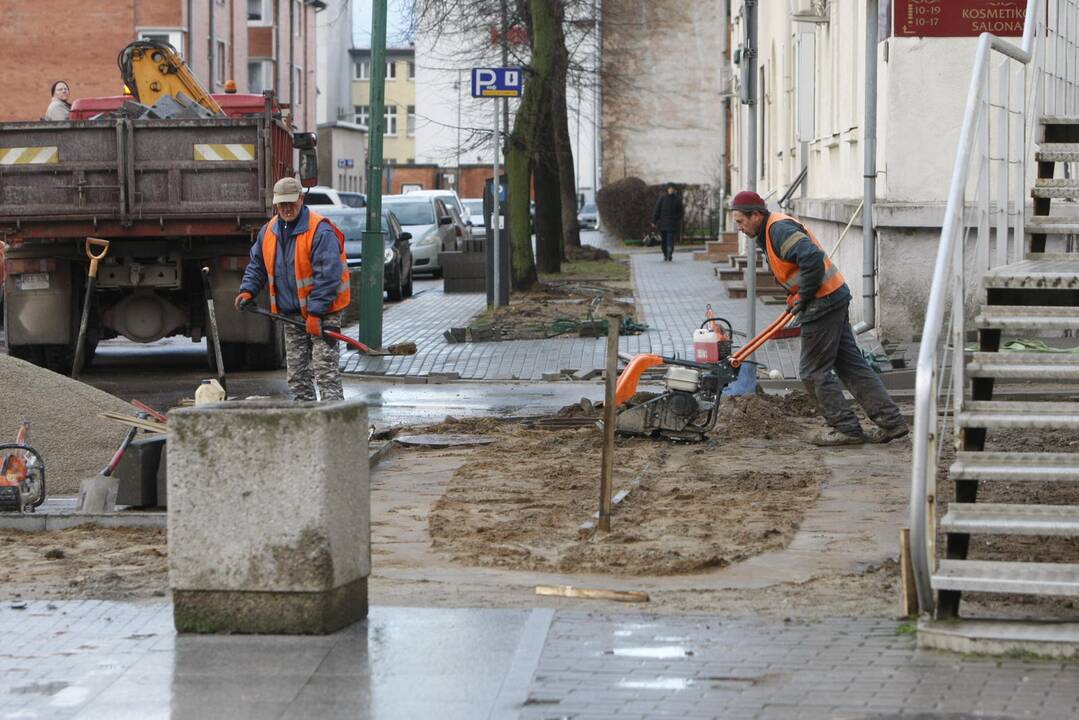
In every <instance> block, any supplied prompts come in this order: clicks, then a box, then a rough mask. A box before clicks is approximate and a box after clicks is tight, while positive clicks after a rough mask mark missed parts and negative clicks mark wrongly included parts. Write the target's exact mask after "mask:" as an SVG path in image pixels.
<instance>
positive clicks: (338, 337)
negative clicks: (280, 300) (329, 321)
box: [240, 302, 372, 355]
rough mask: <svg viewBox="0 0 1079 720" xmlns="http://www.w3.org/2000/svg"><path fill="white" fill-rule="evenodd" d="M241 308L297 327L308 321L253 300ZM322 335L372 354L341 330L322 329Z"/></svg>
mask: <svg viewBox="0 0 1079 720" xmlns="http://www.w3.org/2000/svg"><path fill="white" fill-rule="evenodd" d="M240 309H241V310H244V311H246V312H253V313H255V314H257V315H265V316H266V317H268V318H272V319H274V320H280V321H281V322H286V323H288V324H289V325H295V326H296V327H302V328H306V327H307V323H305V322H303V321H302V320H296V319H294V318H290V317H285V316H284V315H279V314H277V313H272V312H270V311H269V310H263V309H262V308H260V307H259V306H258V305H256V304H255V303H253V302H246V303H242V304H241V305H240ZM322 337H324V338H328V339H330V340H340V341H341V342H343V343H345V344H346V345H350V346H352V347H354V348H356V349H357V350H359V351H360V352H362V353H363V354H364V355H370V354H372V350H371V348H369V347H367V346H366V345H364V344H363V343H362V342H360V341H359V340H357V339H355V338H350V337H349V336H348V335H345V334H343V333H339V332H337V331H335V330H323V331H322Z"/></svg>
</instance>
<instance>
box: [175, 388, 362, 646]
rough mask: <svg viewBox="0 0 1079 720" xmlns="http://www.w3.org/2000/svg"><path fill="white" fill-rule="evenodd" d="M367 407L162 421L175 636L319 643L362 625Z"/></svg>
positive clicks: (267, 409)
mask: <svg viewBox="0 0 1079 720" xmlns="http://www.w3.org/2000/svg"><path fill="white" fill-rule="evenodd" d="M367 432H368V426H367V407H366V406H365V405H364V404H362V403H360V402H357V401H343V402H333V403H325V404H319V403H288V402H271V401H261V402H260V401H254V402H234V403H215V404H212V405H203V406H200V407H196V408H184V409H180V410H175V411H173V412H171V413H169V452H168V503H169V505H168V528H169V530H168V532H169V585H170V587H171V588H172V595H173V603H174V608H173V613H174V621H175V624H176V629H177V630H178V631H179V632H196V633H200V632H202V633H205V632H209V633H215V632H220V633H229V632H236V633H272V634H321V633H329V632H333V631H335V630H337V629H339V628H342V627H344V626H346V625H349V624H351V623H353V622H356V621H357V620H361V619H363V618H364V617H366V615H367V576H368V575H369V574H370V570H371V533H370V517H371V505H370V485H369V478H368V461H367Z"/></svg>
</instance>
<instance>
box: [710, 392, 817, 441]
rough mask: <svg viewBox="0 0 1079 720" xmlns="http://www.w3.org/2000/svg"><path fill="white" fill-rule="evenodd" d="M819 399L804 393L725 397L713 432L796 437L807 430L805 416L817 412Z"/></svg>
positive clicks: (729, 435) (726, 435)
mask: <svg viewBox="0 0 1079 720" xmlns="http://www.w3.org/2000/svg"><path fill="white" fill-rule="evenodd" d="M816 408H817V404H816V400H814V399H813V398H811V397H810V396H809V395H807V394H806V393H804V392H794V393H791V394H789V395H768V394H765V393H758V394H756V395H744V396H741V397H733V398H724V399H723V401H722V402H721V403H720V405H719V421H718V422H717V423H716V429H715V431H713V433H712V434H713V435H715V436H716V437H720V438H724V439H728V440H730V439H737V438H760V439H764V440H774V439H780V438H793V437H798V436H800V435H802V434H803V433H804V432H805V429H806V425H805V423H804V422H803V421H802V419H803V418H807V417H813V416H814V415H816Z"/></svg>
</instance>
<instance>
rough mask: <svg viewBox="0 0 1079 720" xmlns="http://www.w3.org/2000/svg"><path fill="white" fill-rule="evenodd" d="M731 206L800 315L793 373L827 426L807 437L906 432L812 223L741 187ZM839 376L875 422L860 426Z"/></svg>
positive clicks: (857, 439) (881, 436)
mask: <svg viewBox="0 0 1079 720" xmlns="http://www.w3.org/2000/svg"><path fill="white" fill-rule="evenodd" d="M731 210H732V216H733V217H734V223H735V225H737V226H738V229H739V230H741V231H742V232H743V233H745V234H746V236H747V237H750V238H755V239H756V242H757V245H758V247H759V248H760V250H761V252H764V253H767V255H768V266H769V267H770V268H771V270H772V274H773V275H774V276H775V278H776V280H777V281H778V282H779V284H780V285H782V286H783V287H784V288H786V290H787V305H788V309H789V310H790V312H791V313H792V314H794V315H795V316H797V317H798V319H799V320H800V321H801V325H802V354H801V359H800V362H799V368H798V374H799V375H800V376H801V378H802V382H803V383H804V384H805V386H806V389H807V390H808V391H809V392H810V393H811V394H812V395H814V396H815V397H816V398H817V401H818V403H819V404H820V408H821V411H822V412H823V413H824V419H825V420H826V421H827V422H828V424H829V425H830V426H831V429H829V430H827V431H823V432H820V433H816V434H814V435H813V436H811V437H810V438H808V439H809V441H810V442H812V443H814V444H816V445H822V446H833V445H859V444H861V443H864V442H877V443H886V442H890V441H892V440H895V439H897V438H901V437H903V436H904V435H906V434H907V433H908V432H909V430H908V428H907V423H906V420H904V419H903V416H902V415H901V414H900V412H899V408H898V407H896V404H895V402H894V401H893V400H892V398H891V396H889V395H888V391H887V390H885V389H884V383H883V382H881V379H880V376H879V375H878V374H877V373H876V372H875V371H874V370H873V369H872V368H871V367H869V363H867V362H866V360H865V357H864V356H863V355H862V351H861V349H860V348H859V347H858V343H857V342H855V340H854V332H853V331H852V330H851V326H850V321H849V320H848V319H847V306H848V305H850V298H851V293H850V289H849V288H848V287H847V283H846V281H845V280H844V279H843V274H842V273H840V272H839V268H837V267H836V266H835V265H834V264H833V263H832V261H831V260H830V259H829V258H828V257H827V255H826V254H825V252H824V247H823V246H822V245H821V244H820V241H818V240H817V238H816V237H815V236H814V235H813V231H812V230H810V229H809V228H808V227H806V226H805V225H803V224H802V223H801V222H800V221H798V220H797V219H796V218H794V217H791V216H790V215H785V214H783V213H779V212H770V211H769V210H768V207H767V206H766V205H765V203H764V200H763V199H762V198H761V196H760V195H758V194H757V193H755V192H751V191H748V190H747V191H743V192H740V193H738V194H737V195H735V196H734V200H733V201H732V202H731ZM837 376H838V378H837ZM840 380H841V381H842V382H843V385H845V386H846V387H847V389H848V390H850V392H851V394H852V395H853V396H854V398H855V399H856V400H857V401H858V404H860V405H861V406H862V408H863V409H864V410H865V412H866V415H867V416H869V418H870V419H871V420H872V421H873V422H874V423H876V425H877V427H875V428H873V429H871V430H870V431H869V432H868V433H867V432H865V431H863V429H862V425H861V423H860V422H859V421H858V417H857V416H856V415H855V414H854V411H853V410H851V408H850V405H849V404H848V403H847V400H846V398H844V397H843V387H842V386H841V385H840V383H839V381H840Z"/></svg>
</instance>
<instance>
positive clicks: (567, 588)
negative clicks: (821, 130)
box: [536, 585, 650, 603]
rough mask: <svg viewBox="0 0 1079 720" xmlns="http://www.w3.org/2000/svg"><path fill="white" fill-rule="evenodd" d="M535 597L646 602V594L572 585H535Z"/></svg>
mask: <svg viewBox="0 0 1079 720" xmlns="http://www.w3.org/2000/svg"><path fill="white" fill-rule="evenodd" d="M536 594H537V595H553V596H555V597H568V598H582V599H585V600H613V601H615V602H633V603H638V602H648V601H649V600H650V598H649V597H648V593H646V592H640V591H637V590H601V589H592V588H576V587H573V586H572V585H537V586H536Z"/></svg>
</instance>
